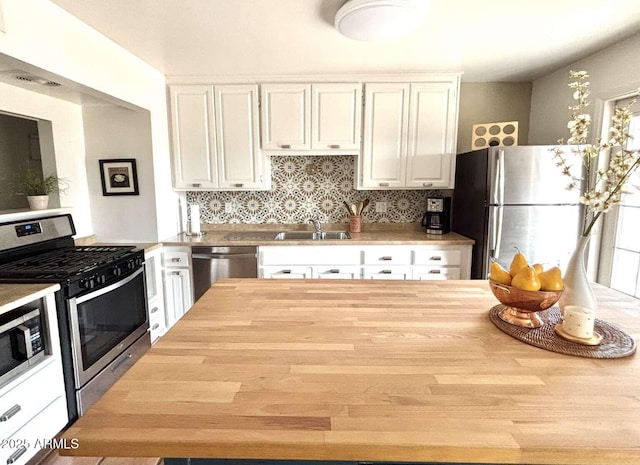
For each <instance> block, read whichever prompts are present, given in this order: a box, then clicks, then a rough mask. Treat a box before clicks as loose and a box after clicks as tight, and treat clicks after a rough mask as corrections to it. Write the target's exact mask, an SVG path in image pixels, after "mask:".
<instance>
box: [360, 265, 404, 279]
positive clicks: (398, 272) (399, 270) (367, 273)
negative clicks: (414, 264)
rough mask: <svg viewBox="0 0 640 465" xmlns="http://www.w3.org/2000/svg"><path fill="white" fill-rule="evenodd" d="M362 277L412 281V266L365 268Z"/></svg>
mask: <svg viewBox="0 0 640 465" xmlns="http://www.w3.org/2000/svg"><path fill="white" fill-rule="evenodd" d="M362 277H363V278H364V279H390V280H396V281H398V280H410V279H411V267H410V266H365V267H364V269H363V273H362Z"/></svg>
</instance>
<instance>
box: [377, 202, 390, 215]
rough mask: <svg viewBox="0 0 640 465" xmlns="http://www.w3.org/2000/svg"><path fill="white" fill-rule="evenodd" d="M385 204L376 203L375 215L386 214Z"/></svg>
mask: <svg viewBox="0 0 640 465" xmlns="http://www.w3.org/2000/svg"><path fill="white" fill-rule="evenodd" d="M386 212H387V202H376V213H386Z"/></svg>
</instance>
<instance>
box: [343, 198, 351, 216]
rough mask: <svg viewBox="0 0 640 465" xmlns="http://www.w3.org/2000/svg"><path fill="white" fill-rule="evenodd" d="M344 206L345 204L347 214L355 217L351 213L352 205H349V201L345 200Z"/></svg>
mask: <svg viewBox="0 0 640 465" xmlns="http://www.w3.org/2000/svg"><path fill="white" fill-rule="evenodd" d="M342 204H343V205H344V206H345V208H346V209H347V213H349V215H353V212H352V211H351V205H349V204H348V203H347V201H346V200H343V201H342Z"/></svg>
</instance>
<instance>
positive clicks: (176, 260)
mask: <svg viewBox="0 0 640 465" xmlns="http://www.w3.org/2000/svg"><path fill="white" fill-rule="evenodd" d="M171 261H172V262H173V263H180V262H181V261H182V259H181V258H172V259H171Z"/></svg>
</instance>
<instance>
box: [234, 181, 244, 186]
mask: <svg viewBox="0 0 640 465" xmlns="http://www.w3.org/2000/svg"><path fill="white" fill-rule="evenodd" d="M242 186H244V184H242V183H241V182H238V183H236V184H234V185H233V187H242Z"/></svg>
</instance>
